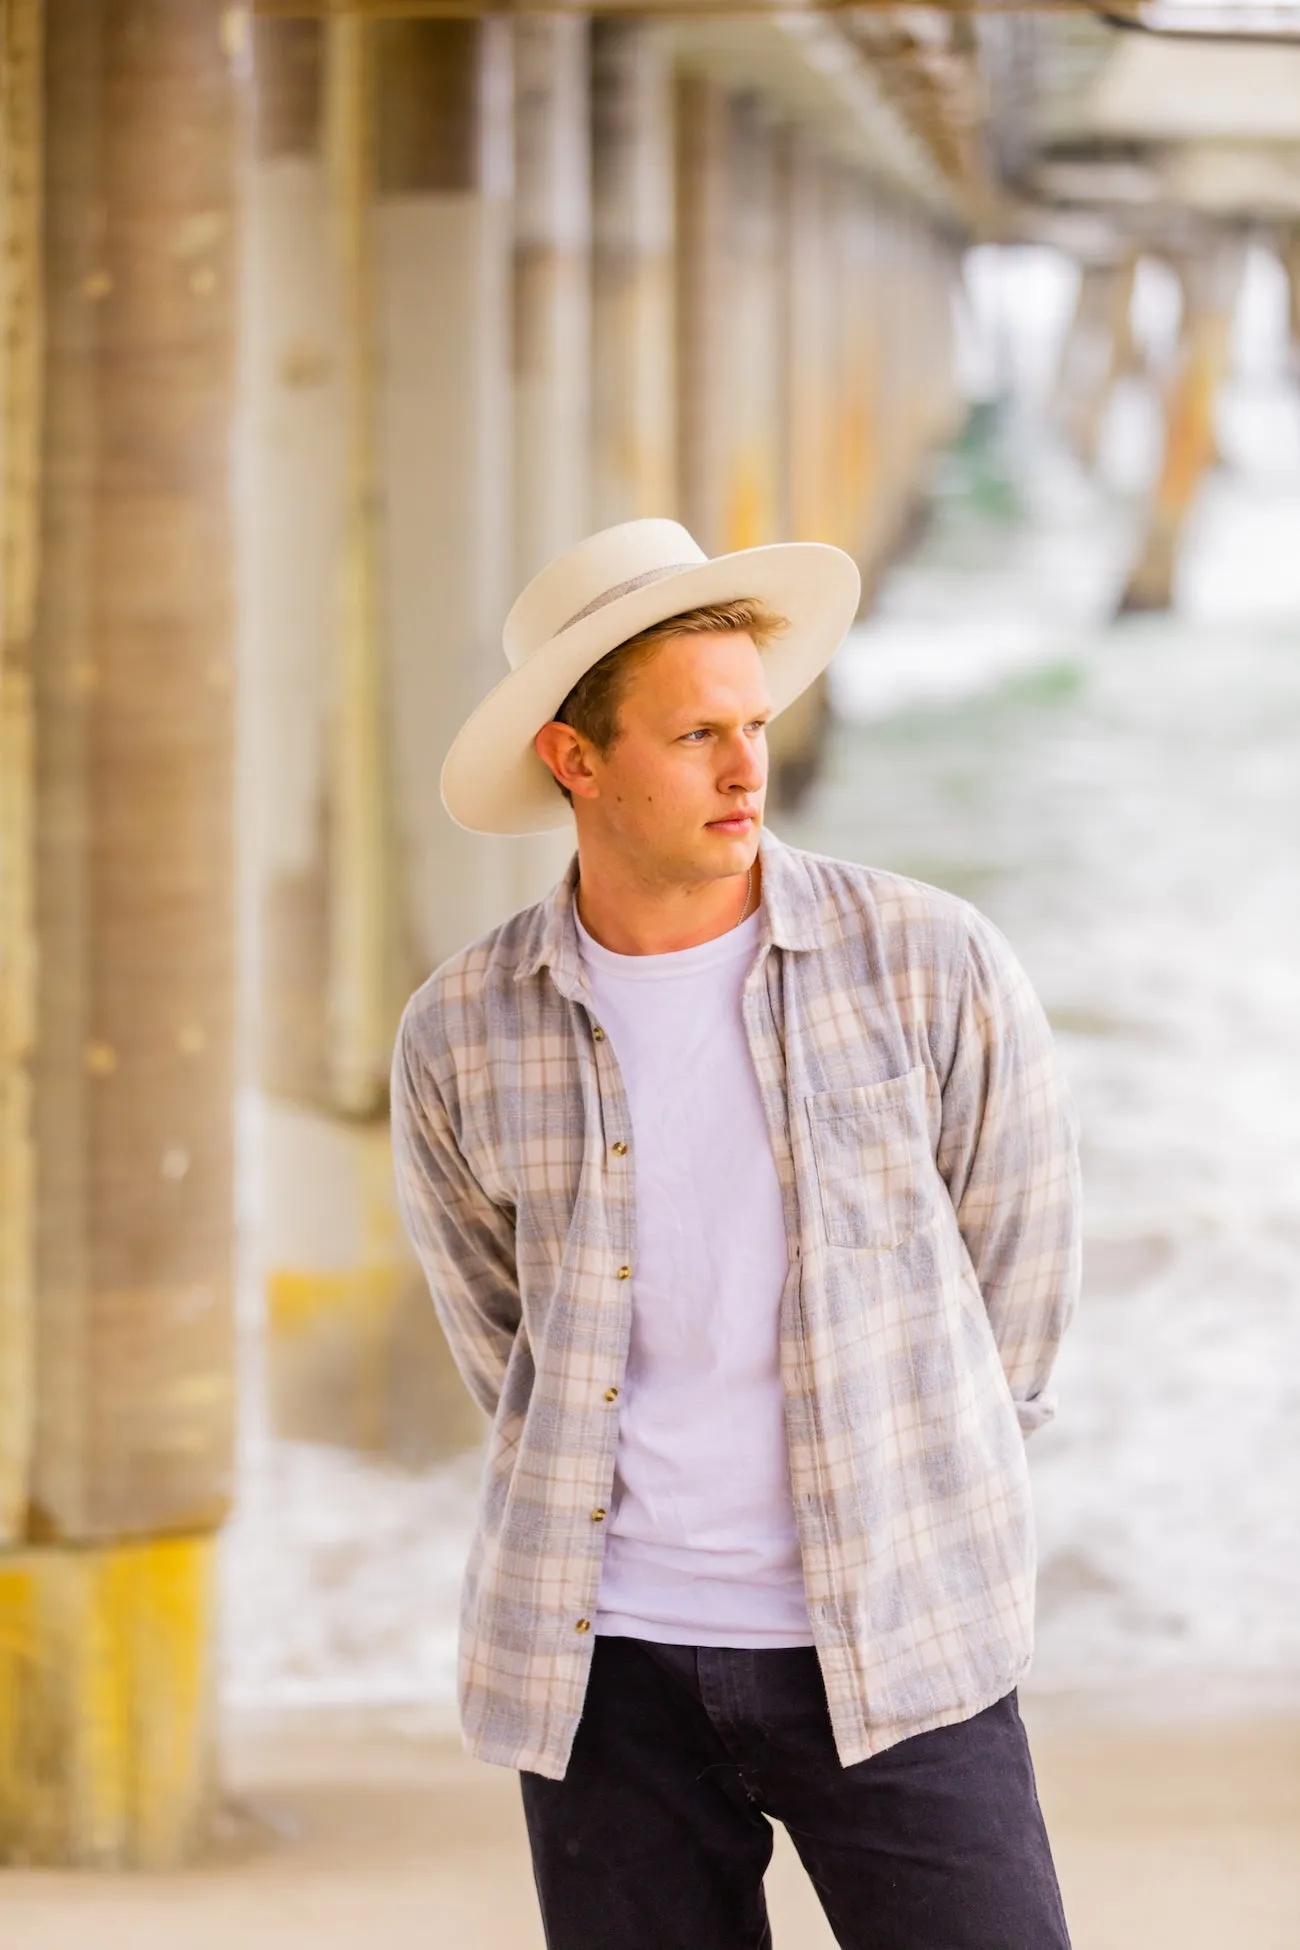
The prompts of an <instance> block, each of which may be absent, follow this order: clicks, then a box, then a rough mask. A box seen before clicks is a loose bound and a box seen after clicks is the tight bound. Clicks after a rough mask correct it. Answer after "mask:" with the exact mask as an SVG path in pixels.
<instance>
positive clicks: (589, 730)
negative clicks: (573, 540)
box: [555, 596, 789, 804]
mask: <svg viewBox="0 0 1300 1950" xmlns="http://www.w3.org/2000/svg"><path fill="white" fill-rule="evenodd" d="M788 628H789V624H788V622H787V620H786V618H785V617H784V616H778V615H777V613H776V611H775V610H773V609H769V608H768V606H767V604H766V603H765V602H763V601H762V599H761V598H760V597H758V596H739V597H737V598H736V600H735V601H734V602H730V603H705V604H703V605H701V607H700V608H698V609H686V610H683V611H682V612H681V614H680V615H678V616H665V617H664V619H663V621H662V623H652V624H651V625H650V626H649V628H648V629H645V630H640V631H638V633H637V634H636V636H630V637H628V639H627V640H626V642H624V643H619V644H616V645H615V647H614V648H613V649H612V650H608V651H606V653H605V655H604V656H603V657H602V658H601V659H600V661H599V662H598V663H594V664H593V665H592V666H591V669H590V670H588V671H584V672H583V674H582V676H581V677H580V678H579V679H578V681H577V683H576V684H575V685H574V687H573V689H572V690H571V691H570V692H569V694H568V696H567V697H566V698H565V700H564V702H563V703H562V704H561V705H560V706H559V708H558V709H557V710H556V712H555V717H556V719H557V720H558V721H559V723H560V724H567V725H568V726H569V727H570V728H571V729H572V730H573V731H576V732H578V733H579V734H580V736H582V737H583V738H586V739H587V740H589V742H590V743H591V744H593V745H594V746H595V747H596V750H597V751H598V752H599V753H600V755H601V757H602V758H604V757H605V755H606V754H607V753H608V752H610V751H612V749H613V747H614V745H615V743H616V742H617V740H618V707H619V704H620V703H621V701H622V697H623V693H624V690H625V689H626V687H627V680H628V677H629V676H630V675H631V673H632V671H634V670H635V669H637V667H638V666H639V665H641V664H643V663H648V662H649V660H650V659H651V657H653V656H654V654H655V652H656V651H657V650H661V649H662V648H663V646H664V644H665V643H668V642H670V641H671V640H672V639H673V638H674V637H679V636H727V635H730V634H731V633H732V632H733V631H736V630H743V631H744V632H745V634H746V635H747V636H750V637H752V638H753V640H754V642H755V644H756V645H757V646H758V648H759V649H760V650H765V649H766V648H767V646H768V644H769V643H770V642H771V641H772V639H773V637H776V636H779V635H780V634H781V631H782V630H784V629H788ZM557 783H558V781H557ZM560 791H561V792H563V793H564V796H565V798H566V799H568V800H569V802H570V804H572V803H573V796H572V794H571V793H570V792H569V791H568V790H567V789H566V787H564V786H560Z"/></svg>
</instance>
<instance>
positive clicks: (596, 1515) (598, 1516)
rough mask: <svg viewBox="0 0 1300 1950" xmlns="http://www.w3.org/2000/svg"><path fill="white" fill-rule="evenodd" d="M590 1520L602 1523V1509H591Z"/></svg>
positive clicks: (603, 1517) (603, 1513)
mask: <svg viewBox="0 0 1300 1950" xmlns="http://www.w3.org/2000/svg"><path fill="white" fill-rule="evenodd" d="M591 1521H592V1522H593V1523H604V1521H605V1512H604V1511H603V1510H593V1511H592V1513H591Z"/></svg>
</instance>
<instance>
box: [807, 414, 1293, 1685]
mask: <svg viewBox="0 0 1300 1950" xmlns="http://www.w3.org/2000/svg"><path fill="white" fill-rule="evenodd" d="M1252 410H1253V408H1252ZM1003 458H1004V461H1005V462H1006V464H1007V472H1008V476H1009V478H1010V481H1011V483H1012V484H1013V485H1014V484H1016V483H1018V484H1019V490H1020V492H1021V494H1022V495H1028V496H1029V500H1028V503H1027V504H1026V505H1022V506H1021V507H1020V509H1019V511H1018V512H1017V511H1016V510H1014V509H1013V510H1011V511H1009V512H1007V513H1006V514H1005V515H1004V518H1003V520H1002V521H1001V523H998V522H997V521H994V520H992V519H990V517H989V514H988V510H987V508H985V510H984V511H983V512H981V511H980V510H979V509H978V508H975V509H972V505H971V502H970V500H969V498H965V499H961V498H957V499H955V500H954V501H953V503H952V505H951V506H950V507H949V508H948V510H947V512H946V513H945V512H944V511H943V508H942V503H941V508H940V513H939V516H938V518H937V520H936V523H935V526H934V528H933V529H932V531H931V533H930V535H929V536H928V537H927V539H926V541H925V543H924V544H923V546H922V548H921V549H920V550H919V551H918V553H917V554H916V556H915V557H914V558H913V559H912V561H911V562H910V563H909V564H908V565H907V567H906V569H905V570H902V571H900V573H899V575H898V577H896V578H895V582H894V585H893V587H892V588H891V589H890V590H888V591H887V592H886V600H885V603H884V605H883V614H882V616H881V618H880V620H879V622H878V623H873V624H872V625H871V626H870V627H869V628H867V629H865V630H863V631H861V632H860V633H859V634H858V636H857V637H856V638H855V639H854V640H853V641H852V642H851V643H850V644H849V645H848V646H847V647H846V650H845V652H844V653H843V655H842V661H841V665H840V668H839V669H838V670H837V673H836V692H837V698H838V701H839V709H840V716H839V721H838V723H837V725H836V728H835V732H834V736H833V739H832V744H831V750H830V753H829V758H828V764H827V767H826V770H825V773H824V775H823V777H822V780H821V782H820V784H819V786H818V788H817V790H816V791H815V793H814V795H813V797H812V799H811V801H810V803H809V804H808V806H807V807H806V809H805V810H804V811H803V812H802V813H801V815H800V816H799V817H798V818H797V819H794V820H786V821H785V822H783V827H784V830H785V832H786V834H787V836H788V837H790V838H792V839H796V840H798V841H799V842H801V843H803V844H806V845H810V846H813V847H816V848H819V849H821V850H824V851H827V852H831V853H835V854H839V855H841V856H843V857H846V858H853V859H863V860H870V861H871V862H873V863H874V864H876V865H880V866H886V867H891V868H894V869H896V870H898V871H901V872H905V873H910V874H914V875H916V876H918V877H919V878H921V879H924V880H928V881H931V882H934V883H936V884H938V885H940V886H943V887H947V888H950V889H953V890H954V891H957V892H959V893H961V894H964V895H965V896H967V897H968V898H969V899H971V900H973V901H974V902H975V903H976V904H977V905H978V906H980V907H981V908H983V909H984V910H985V911H986V912H987V913H988V914H989V915H990V916H991V917H992V918H993V919H994V920H996V921H997V922H998V924H999V925H1000V926H1001V927H1002V928H1003V930H1004V931H1005V932H1006V933H1007V934H1008V936H1009V937H1010V939H1011V941H1012V942H1013V944H1014V945H1015V947H1016V949H1017V951H1018V953H1019V954H1020V956H1021V958H1022V960H1023V961H1024V962H1025V964H1026V966H1027V967H1028V969H1029V971H1030V974H1031V976H1032V977H1033V979H1034V981H1035V984H1036V986H1037V988H1038V990H1039V993H1040V994H1041V995H1042V997H1043V999H1044V1002H1045V1004H1046V1006H1047V1009H1048V1012H1049V1015H1050V1016H1051V1019H1052V1021H1053V1023H1054V1025H1055V1029H1056V1033H1057V1037H1058V1041H1059V1045H1060V1049H1061V1053H1062V1056H1063V1059H1064V1063H1065V1067H1066V1069H1067V1071H1068V1074H1069V1077H1070V1080H1071V1084H1072V1088H1073V1091H1074V1093H1075V1097H1076V1100H1077V1103H1078V1106H1079V1110H1080V1113H1081V1118H1082V1127H1083V1156H1084V1172H1085V1210H1086V1219H1085V1224H1086V1247H1085V1288H1084V1298H1083V1302H1082V1305H1081V1308H1080V1311H1079V1314H1078V1316H1077V1319H1076V1322H1075V1324H1074V1327H1073V1329H1072V1331H1071V1333H1070V1335H1069V1337H1068V1339H1067V1341H1066V1343H1065V1346H1064V1349H1063V1352H1062V1355H1061V1360H1060V1366H1059V1385H1060V1393H1061V1412H1060V1416H1059V1419H1058V1421H1057V1422H1056V1424H1055V1425H1054V1426H1052V1427H1051V1428H1049V1429H1047V1430H1046V1431H1044V1432H1043V1433H1042V1434H1040V1435H1039V1436H1037V1437H1035V1438H1034V1441H1033V1443H1032V1444H1031V1449H1030V1454H1031V1458H1032V1462H1033V1473H1034V1479H1035V1485H1036V1499H1037V1510H1038V1522H1039V1533H1040V1552H1041V1567H1042V1568H1041V1584H1040V1601H1039V1633H1038V1653H1037V1658H1036V1661H1035V1667H1034V1673H1033V1683H1034V1684H1035V1685H1037V1686H1039V1687H1042V1688H1045V1689H1053V1690H1055V1689H1069V1690H1083V1691H1087V1690H1090V1689H1102V1690H1104V1689H1107V1688H1110V1687H1116V1686H1121V1687H1122V1686H1125V1685H1129V1684H1139V1685H1150V1684H1158V1683H1159V1682H1161V1681H1164V1680H1181V1681H1184V1682H1190V1683H1191V1684H1192V1685H1194V1686H1197V1687H1204V1688H1205V1689H1206V1692H1207V1694H1214V1693H1216V1692H1218V1691H1221V1690H1222V1689H1223V1688H1225V1687H1229V1688H1230V1687H1232V1686H1236V1685H1241V1684H1254V1685H1256V1686H1259V1685H1262V1686H1264V1687H1265V1688H1266V1689H1268V1688H1271V1687H1277V1688H1279V1689H1281V1688H1285V1689H1287V1690H1288V1691H1290V1690H1291V1689H1292V1688H1295V1687H1300V566H1298V565H1297V562H1296V560H1295V557H1296V555H1297V553H1300V481H1297V480H1296V478H1295V477H1294V476H1293V475H1292V474H1290V473H1289V472H1288V471H1287V470H1285V469H1280V470H1279V469H1277V468H1268V467H1263V468H1259V469H1256V470H1252V471H1248V472H1245V473H1238V474H1236V475H1231V474H1229V475H1225V476H1224V477H1222V478H1219V479H1216V480H1214V481H1213V482H1211V483H1210V484H1209V486H1208V488H1207V492H1206V494H1205V496H1204V497H1203V499H1202V503H1201V506H1200V508H1199V510H1198V515H1197V522H1196V526H1195V529H1194V530H1193V533H1192V536H1191V546H1190V548H1189V552H1188V560H1187V572H1186V574H1185V575H1184V577H1183V579H1182V584H1181V587H1180V592H1179V593H1180V598H1181V605H1180V610H1179V611H1178V612H1176V613H1174V614H1171V615H1169V616H1161V617H1141V618H1132V619H1126V620H1124V621H1122V622H1120V623H1118V624H1112V623H1111V622H1110V620H1109V619H1110V612H1111V609H1112V607H1113V599H1114V595H1115V593H1116V590H1117V588H1118V577H1117V574H1116V571H1117V570H1122V566H1123V562H1124V559H1125V557H1126V555H1127V552H1128V550H1129V548H1131V546H1132V534H1133V527H1132V517H1131V514H1130V513H1128V512H1126V510H1125V508H1124V506H1123V505H1122V504H1118V503H1116V502H1113V501H1110V502H1108V501H1107V500H1106V498H1105V497H1104V496H1101V495H1097V494H1096V493H1095V491H1092V490H1088V489H1087V488H1086V487H1084V486H1083V484H1081V483H1076V487H1078V489H1079V492H1078V494H1077V496H1075V497H1074V512H1073V513H1072V514H1071V513H1068V512H1067V503H1068V502H1069V500H1070V498H1071V497H1070V495H1069V494H1068V493H1067V492H1066V491H1065V490H1061V491H1060V492H1059V493H1058V494H1057V495H1056V497H1055V500H1053V496H1052V495H1051V494H1050V493H1049V494H1045V495H1039V496H1037V497H1035V496H1034V494H1033V485H1032V484H1033V480H1034V478H1035V475H1036V474H1037V475H1038V476H1042V475H1043V474H1044V473H1046V475H1047V476H1049V477H1050V476H1051V475H1052V473H1053V471H1055V472H1057V473H1063V474H1064V477H1065V479H1066V480H1067V482H1068V477H1069V473H1070V469H1069V466H1068V464H1067V463H1065V462H1064V461H1063V460H1062V458H1061V457H1060V456H1059V455H1054V454H1052V453H1051V451H1050V450H1047V451H1046V452H1044V450H1043V449H1042V448H1041V447H1037V448H1036V447H1035V446H1034V445H1033V443H1032V442H1031V443H1030V444H1029V448H1028V451H1027V453H1026V454H1025V455H1023V456H1021V457H1020V460H1019V461H1017V459H1016V457H1015V456H1014V455H1010V456H1007V455H1004V457H1003ZM1287 535H1289V536H1290V537H1291V541H1290V545H1289V547H1288V546H1287V544H1286V543H1285V541H1284V537H1286V536H1287ZM1058 558H1059V563H1058ZM1053 589H1055V591H1056V599H1055V600H1056V609H1055V615H1054V616H1053V615H1052V614H1051V611H1050V604H1047V605H1045V601H1044V599H1045V598H1046V597H1049V596H1050V594H1051V591H1052V590H1053ZM1008 594H1010V595H1011V598H1012V601H1011V609H1012V618H1011V620H1012V621H1014V622H1015V623H1016V625H1017V627H1018V628H1019V629H1020V631H1021V632H1022V634H1024V635H1030V634H1033V635H1035V637H1036V651H1034V652H1031V651H1030V650H1028V649H1027V648H1026V647H1025V646H1024V645H1023V644H1022V645H1021V647H1020V648H1019V650H1018V651H1017V652H1016V653H1015V654H1014V656H1013V655H1012V654H1011V653H1010V650H1009V647H1008V646H1007V645H1004V648H1003V662H1002V665H1001V668H1000V669H999V668H998V666H997V661H996V658H995V659H994V661H993V666H992V668H991V669H990V670H989V672H988V674H989V676H990V677H991V679H992V681H990V682H988V683H987V684H985V685H982V686H978V685H976V684H975V683H974V681H973V679H971V680H970V681H968V682H966V683H965V684H959V683H956V682H954V683H953V684H952V685H951V686H950V687H949V689H948V691H947V694H946V695H940V694H939V693H938V692H937V691H935V690H931V691H930V692H929V693H928V694H927V695H923V696H922V695H918V696H916V697H914V698H913V699H912V700H911V701H904V700H902V699H895V700H893V701H891V703H890V705H889V708H888V709H884V708H882V707H881V702H880V698H879V696H878V692H879V691H882V690H885V689H887V687H888V686H887V680H886V679H885V678H884V676H883V674H881V673H872V672H871V668H870V666H871V661H872V658H873V656H874V655H875V653H876V651H877V650H878V649H879V650H881V651H883V652H884V654H885V658H886V660H887V662H893V661H894V650H895V646H896V643H897V641H898V640H899V637H900V632H901V633H903V634H905V633H906V631H907V630H917V629H918V628H920V627H921V626H922V620H923V623H924V626H925V627H927V628H928V629H929V630H930V631H931V632H933V635H934V637H935V639H936V641H943V640H944V639H945V637H946V638H947V640H948V645H949V647H948V649H947V651H946V652H945V653H944V655H945V659H946V663H947V664H948V666H950V667H951V668H952V669H953V670H954V671H958V670H960V669H961V668H962V658H961V656H960V647H961V645H962V644H963V643H966V642H975V643H984V644H987V643H988V641H989V640H990V638H991V637H995V636H996V630H997V626H998V619H999V618H1000V617H1001V616H1002V615H1003V613H1004V611H1005V609H1006V605H1007V598H1008ZM890 681H892V682H894V683H898V682H899V681H900V680H899V679H898V677H897V675H895V676H894V678H893V679H892V680H890Z"/></svg>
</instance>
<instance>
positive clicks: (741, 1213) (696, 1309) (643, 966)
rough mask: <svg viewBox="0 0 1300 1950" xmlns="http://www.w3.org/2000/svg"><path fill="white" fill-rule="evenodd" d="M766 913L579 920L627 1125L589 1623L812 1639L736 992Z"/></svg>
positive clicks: (777, 1249)
mask: <svg viewBox="0 0 1300 1950" xmlns="http://www.w3.org/2000/svg"><path fill="white" fill-rule="evenodd" d="M758 933H759V916H758V915H757V914H755V915H753V916H752V917H751V918H750V919H749V920H748V921H745V922H742V923H741V925H740V926H739V927H737V928H733V929H731V930H730V931H729V932H728V933H726V934H722V935H718V936H717V937H716V938H715V939H714V940H712V941H706V942H703V943H702V944H701V945H700V946H699V947H698V948H684V949H682V950H681V951H679V952H678V953H676V954H671V955H616V954H612V953H611V952H610V950H609V949H608V948H602V947H601V946H600V944H599V943H598V942H596V941H594V940H593V939H592V938H591V936H590V935H589V934H588V933H587V931H586V929H585V928H584V927H583V926H582V923H581V922H579V923H578V939H579V945H580V948H581V952H582V958H583V961H584V963H585V965H586V969H587V977H588V981H589V982H590V985H591V991H592V1001H593V1004H594V1007H595V1014H596V1020H597V1021H598V1022H599V1023H600V1025H601V1027H602V1028H603V1029H604V1031H605V1033H606V1035H607V1036H608V1037H609V1039H610V1042H611V1044H612V1045H613V1049H614V1054H615V1056H616V1057H617V1059H618V1064H619V1069H620V1071H621V1073H622V1077H623V1083H624V1086H625V1088H626V1090H627V1095H628V1105H629V1111H630V1115H631V1122H632V1129H631V1133H630V1146H629V1152H628V1156H629V1161H630V1162H631V1164H632V1165H633V1168H634V1170H635V1174H636V1177H635V1184H636V1238H637V1245H636V1252H635V1254H634V1265H633V1270H632V1283H631V1287H632V1341H631V1348H630V1352H629V1358H628V1366H627V1373H626V1377H625V1380H624V1384H623V1392H622V1398H621V1401H620V1414H619V1435H618V1451H617V1458H616V1468H615V1480H614V1493H613V1499H612V1503H611V1508H610V1512H609V1516H608V1518H607V1520H606V1521H607V1528H608V1534H607V1537H606V1540H605V1560H604V1568H603V1572H602V1576H601V1585H600V1597H599V1604H598V1609H597V1613H596V1621H595V1624H596V1630H597V1632H603V1633H607V1634H610V1635H612V1636H616V1637H621V1638H643V1639H650V1640H657V1641H659V1642H661V1643H665V1644H670V1645H734V1646H773V1645H810V1644H811V1643H812V1637H813V1635H812V1631H811V1629H810V1627H809V1623H808V1609H807V1602H806V1599H805V1596H804V1584H803V1569H802V1565H801V1563H800V1557H799V1544H798V1539H797V1536H796V1532H795V1521H794V1507H793V1504H792V1501H791V1495H790V1466H789V1458H788V1452H787V1447H786V1434H785V1403H784V1398H783V1395H782V1391H781V1375H780V1366H779V1358H778V1315H779V1311H780V1301H781V1291H782V1288H783V1286H784V1284H785V1278H786V1272H787V1267H788V1247H787V1243H786V1236H785V1222H784V1217H783V1213H782V1206H781V1188H780V1184H779V1181H778V1179H777V1174H776V1165H775V1162H774V1160H773V1157H772V1149H771V1145H770V1143H769V1140H768V1134H767V1125H766V1122H765V1120H764V1116H763V1108H762V1101H761V1099H760V1096H759V1089H758V1078H757V1076H756V1075H755V1072H754V1064H753V1059H752V1057H751V1056H750V1053H749V1045H748V1043H747V1041H746V1039H745V1030H744V1022H743V1019H742V1015H741V989H742V987H743V984H744V979H745V976H746V974H747V972H748V970H749V968H750V966H751V965H752V963H753V959H754V952H755V949H756V947H757V945H758Z"/></svg>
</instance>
